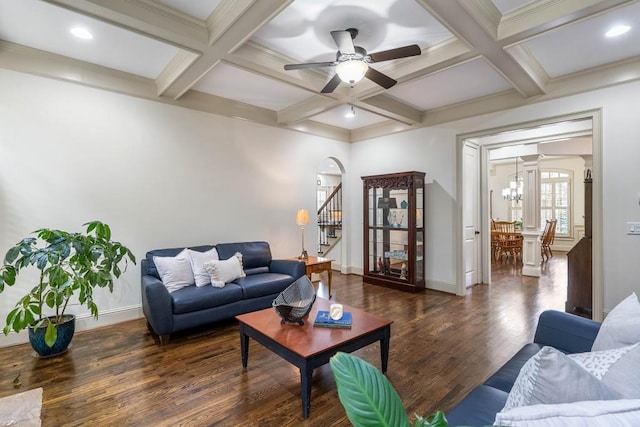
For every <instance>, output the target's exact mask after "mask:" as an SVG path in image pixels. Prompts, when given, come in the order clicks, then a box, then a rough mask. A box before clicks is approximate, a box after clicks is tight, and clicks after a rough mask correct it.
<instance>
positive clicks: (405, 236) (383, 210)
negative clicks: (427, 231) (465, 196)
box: [362, 172, 425, 292]
mask: <svg viewBox="0 0 640 427" xmlns="http://www.w3.org/2000/svg"><path fill="white" fill-rule="evenodd" d="M424 176H425V174H424V172H402V173H392V174H386V175H374V176H363V177H362V185H363V191H364V194H363V200H364V275H363V281H364V282H365V283H370V284H373V285H381V286H387V287H391V288H396V289H401V290H407V291H412V292H416V291H421V290H423V289H424V206H425V205H424V203H425V201H424Z"/></svg>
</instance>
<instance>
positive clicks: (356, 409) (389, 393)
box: [330, 352, 409, 427]
mask: <svg viewBox="0 0 640 427" xmlns="http://www.w3.org/2000/svg"><path fill="white" fill-rule="evenodd" d="M330 364H331V369H332V370H333V376H334V377H335V379H336V384H337V386H338V396H339V397H340V402H341V403H342V406H344V409H345V411H346V413H347V416H348V417H349V421H351V423H352V424H353V425H354V426H355V427H360V426H362V427H364V426H380V427H408V426H409V418H408V417H407V414H406V412H405V409H404V406H403V404H402V401H401V400H400V396H398V393H397V392H396V391H395V389H394V388H393V386H392V385H391V383H389V381H388V380H387V378H386V377H385V376H384V375H382V374H381V373H380V372H379V371H378V370H377V369H376V368H375V367H373V366H372V365H370V364H369V363H367V362H365V361H364V360H362V359H360V358H358V357H355V356H352V355H350V354H347V353H342V352H338V353H337V354H336V355H335V356H333V357H332V358H331V361H330Z"/></svg>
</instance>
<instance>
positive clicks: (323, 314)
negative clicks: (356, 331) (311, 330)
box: [313, 310, 351, 329]
mask: <svg viewBox="0 0 640 427" xmlns="http://www.w3.org/2000/svg"><path fill="white" fill-rule="evenodd" d="M313 326H314V327H319V328H344V329H351V312H350V311H345V312H344V313H342V318H341V319H339V320H333V319H332V318H331V317H330V316H329V312H328V311H324V310H320V311H318V314H317V315H316V320H314V322H313Z"/></svg>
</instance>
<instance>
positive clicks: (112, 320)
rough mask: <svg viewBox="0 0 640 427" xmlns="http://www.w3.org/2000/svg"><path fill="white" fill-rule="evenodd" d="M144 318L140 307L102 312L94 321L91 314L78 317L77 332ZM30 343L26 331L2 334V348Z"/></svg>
mask: <svg viewBox="0 0 640 427" xmlns="http://www.w3.org/2000/svg"><path fill="white" fill-rule="evenodd" d="M142 317H144V314H143V313H142V306H140V305H135V306H129V307H121V308H116V309H112V310H103V311H100V316H99V317H98V319H94V318H93V317H92V316H91V314H88V313H87V314H80V315H78V316H76V332H79V331H86V330H89V329H95V328H99V327H101V326H108V325H113V324H116V323H120V322H126V321H128V320H135V319H140V318H142ZM28 342H29V333H28V332H27V331H26V330H25V331H21V332H20V333H19V334H16V333H15V332H12V333H10V334H9V335H7V336H5V335H4V334H0V347H9V346H12V345H18V344H25V343H28Z"/></svg>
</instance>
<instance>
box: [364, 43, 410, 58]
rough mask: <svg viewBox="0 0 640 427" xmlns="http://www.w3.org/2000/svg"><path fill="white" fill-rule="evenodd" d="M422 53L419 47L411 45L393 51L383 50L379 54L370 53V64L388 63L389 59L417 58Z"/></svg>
mask: <svg viewBox="0 0 640 427" xmlns="http://www.w3.org/2000/svg"><path fill="white" fill-rule="evenodd" d="M421 53H422V51H421V50H420V46H418V45H417V44H412V45H409V46H404V47H397V48H395V49H389V50H383V51H381V52H375V53H370V54H369V57H370V58H371V62H382V61H389V60H390V59H399V58H406V57H408V56H418V55H420V54H421Z"/></svg>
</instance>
